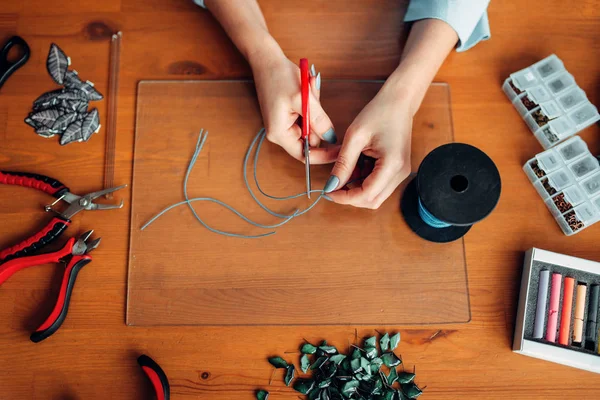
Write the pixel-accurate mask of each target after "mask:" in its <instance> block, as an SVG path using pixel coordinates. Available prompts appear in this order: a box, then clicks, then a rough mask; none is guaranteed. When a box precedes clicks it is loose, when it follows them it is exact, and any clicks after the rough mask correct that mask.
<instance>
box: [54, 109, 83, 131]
mask: <svg viewBox="0 0 600 400" xmlns="http://www.w3.org/2000/svg"><path fill="white" fill-rule="evenodd" d="M77 115H78V114H77V113H76V112H75V111H73V112H70V113H66V114H63V115H61V116H60V117H58V118H57V119H56V121H54V124H53V125H52V130H53V131H57V132H62V131H64V130H66V129H67V127H68V126H69V125H71V124H72V123H73V122H74V121H76V120H77Z"/></svg>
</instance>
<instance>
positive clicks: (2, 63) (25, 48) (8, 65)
mask: <svg viewBox="0 0 600 400" xmlns="http://www.w3.org/2000/svg"><path fill="white" fill-rule="evenodd" d="M15 46H19V47H21V49H22V53H23V54H22V55H21V57H20V58H19V59H18V60H16V61H9V60H8V53H9V51H10V50H11V49H12V48H13V47H15ZM30 54H31V51H30V50H29V45H28V44H27V42H26V41H25V40H23V38H21V37H19V36H13V37H11V38H10V39H8V42H6V44H5V45H4V47H3V48H2V51H0V88H2V85H4V82H6V81H7V80H8V78H9V77H10V76H11V75H12V74H13V72H15V71H16V70H18V69H19V68H21V67H22V66H23V65H25V63H26V62H27V60H29V56H30Z"/></svg>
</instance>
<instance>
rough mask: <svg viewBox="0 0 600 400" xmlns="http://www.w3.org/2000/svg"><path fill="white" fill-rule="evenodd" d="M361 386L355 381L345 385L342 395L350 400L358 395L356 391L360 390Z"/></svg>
mask: <svg viewBox="0 0 600 400" xmlns="http://www.w3.org/2000/svg"><path fill="white" fill-rule="evenodd" d="M359 384H360V382H359V381H357V380H354V379H353V380H351V381H348V382H346V383H344V384H343V385H342V395H343V396H344V397H345V398H347V399H349V398H350V397H351V396H352V395H353V394H354V393H356V389H357V388H358V385H359Z"/></svg>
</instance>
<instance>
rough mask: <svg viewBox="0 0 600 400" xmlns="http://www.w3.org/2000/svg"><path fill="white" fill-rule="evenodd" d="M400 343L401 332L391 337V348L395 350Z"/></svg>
mask: <svg viewBox="0 0 600 400" xmlns="http://www.w3.org/2000/svg"><path fill="white" fill-rule="evenodd" d="M399 343H400V332H398V333H396V334H395V335H394V336H392V337H391V338H390V350H394V349H395V348H396V347H398V344H399Z"/></svg>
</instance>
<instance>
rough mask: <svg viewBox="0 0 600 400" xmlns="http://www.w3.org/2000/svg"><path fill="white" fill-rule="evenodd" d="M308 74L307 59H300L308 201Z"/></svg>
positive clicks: (309, 187) (309, 186) (307, 193)
mask: <svg viewBox="0 0 600 400" xmlns="http://www.w3.org/2000/svg"><path fill="white" fill-rule="evenodd" d="M309 90H310V74H309V72H308V59H306V58H302V59H300V94H301V95H302V140H304V168H305V172H306V195H307V196H308V198H309V199H310V190H311V185H310V145H309V139H310V103H309V99H310V91H309Z"/></svg>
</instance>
